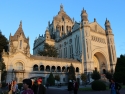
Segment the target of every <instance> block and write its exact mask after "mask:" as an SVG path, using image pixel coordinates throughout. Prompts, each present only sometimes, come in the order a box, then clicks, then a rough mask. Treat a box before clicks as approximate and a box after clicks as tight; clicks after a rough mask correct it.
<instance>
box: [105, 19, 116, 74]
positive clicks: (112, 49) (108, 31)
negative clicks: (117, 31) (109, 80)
mask: <svg viewBox="0 0 125 94" xmlns="http://www.w3.org/2000/svg"><path fill="white" fill-rule="evenodd" d="M105 32H106V37H107V46H108V52H109V60H110V67H111V72H112V73H113V72H114V71H115V65H116V61H117V57H116V50H115V43H114V34H113V33H112V29H111V26H110V22H109V20H107V19H106V21H105Z"/></svg>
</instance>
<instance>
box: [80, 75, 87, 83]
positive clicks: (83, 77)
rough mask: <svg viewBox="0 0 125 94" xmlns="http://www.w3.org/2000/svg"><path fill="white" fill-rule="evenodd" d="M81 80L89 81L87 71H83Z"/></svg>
mask: <svg viewBox="0 0 125 94" xmlns="http://www.w3.org/2000/svg"><path fill="white" fill-rule="evenodd" d="M81 80H82V81H84V82H86V81H87V76H86V74H85V73H82V74H81Z"/></svg>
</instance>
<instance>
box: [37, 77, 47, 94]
mask: <svg viewBox="0 0 125 94" xmlns="http://www.w3.org/2000/svg"><path fill="white" fill-rule="evenodd" d="M37 84H38V86H37V89H36V93H35V94H45V93H46V89H45V87H44V86H43V85H42V78H38V79H37Z"/></svg>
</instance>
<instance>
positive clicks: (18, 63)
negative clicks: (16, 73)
mask: <svg viewBox="0 0 125 94" xmlns="http://www.w3.org/2000/svg"><path fill="white" fill-rule="evenodd" d="M15 69H16V70H23V64H22V63H21V62H17V63H16V66H15Z"/></svg>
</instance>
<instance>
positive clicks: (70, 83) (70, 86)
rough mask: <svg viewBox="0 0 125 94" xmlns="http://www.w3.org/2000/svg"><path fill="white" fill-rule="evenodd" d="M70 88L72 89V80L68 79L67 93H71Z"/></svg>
mask: <svg viewBox="0 0 125 94" xmlns="http://www.w3.org/2000/svg"><path fill="white" fill-rule="evenodd" d="M72 90H73V83H72V80H69V83H68V91H69V94H72Z"/></svg>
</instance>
